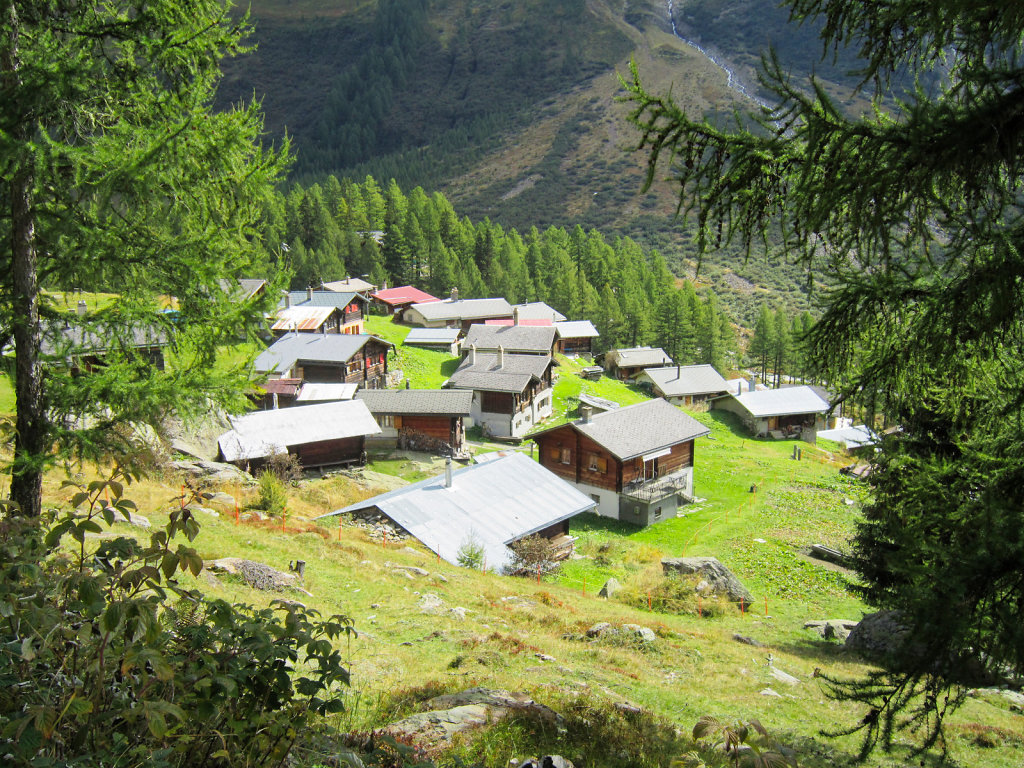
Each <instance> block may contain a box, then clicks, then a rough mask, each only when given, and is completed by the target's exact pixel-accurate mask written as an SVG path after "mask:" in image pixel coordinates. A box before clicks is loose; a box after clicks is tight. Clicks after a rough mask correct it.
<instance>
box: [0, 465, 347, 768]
mask: <svg viewBox="0 0 1024 768" xmlns="http://www.w3.org/2000/svg"><path fill="white" fill-rule="evenodd" d="M127 479H129V480H130V479H131V478H127ZM122 492H123V486H122V483H121V482H120V481H119V478H117V477H115V478H114V479H111V480H106V481H102V480H101V481H96V482H92V483H89V484H88V485H86V486H84V487H80V488H79V489H78V491H77V493H75V494H74V496H73V498H72V499H71V507H70V508H69V509H64V510H51V511H50V512H49V513H47V515H45V516H44V517H43V518H42V519H39V518H27V517H23V516H21V515H19V514H17V510H16V509H14V508H12V507H10V506H9V507H7V508H5V509H2V510H0V513H2V514H0V617H2V619H3V620H2V621H0V754H3V755H4V756H5V758H4V762H5V765H9V766H30V765H31V766H54V765H70V764H74V765H76V766H101V765H118V766H140V765H146V766H157V768H160V767H162V766H186V765H187V766H242V765H245V766H270V765H274V766H276V765H281V764H282V763H283V762H284V760H285V758H286V757H287V756H288V754H289V752H290V751H291V749H292V747H293V745H294V744H295V742H296V740H297V739H298V738H299V736H300V734H302V733H303V732H304V730H305V729H306V728H307V727H308V726H309V725H310V724H311V723H312V722H313V721H315V720H316V719H317V716H318V715H326V714H329V713H332V712H338V711H341V710H342V709H343V704H342V700H341V698H340V697H341V691H342V688H343V686H346V685H347V684H348V682H349V673H348V669H347V667H346V665H345V663H344V661H343V659H342V657H341V655H340V653H339V652H338V651H337V650H336V649H335V641H336V640H338V639H339V638H341V637H343V636H345V635H348V634H350V633H352V632H353V631H354V630H353V628H352V622H351V621H350V620H349V619H348V618H346V617H344V616H331V617H330V618H327V619H322V618H321V616H320V615H319V614H318V613H317V612H316V611H313V610H310V609H307V608H305V607H303V606H302V605H300V604H298V603H294V602H287V601H275V602H274V603H272V605H271V607H269V608H263V609H259V608H253V607H251V606H246V605H238V604H235V605H232V604H229V603H227V602H225V601H223V600H208V599H206V598H205V597H203V596H202V595H201V594H200V593H198V592H194V591H190V590H187V589H184V588H182V586H181V585H180V584H179V583H178V582H177V581H176V579H175V576H176V574H178V573H179V572H185V571H189V572H191V573H193V574H197V573H199V571H200V570H201V568H202V559H201V558H200V557H199V555H198V554H197V552H196V551H195V550H194V549H192V548H191V547H190V546H188V544H180V543H179V544H176V543H175V540H176V539H178V538H179V537H181V536H183V537H184V538H185V539H187V540H188V542H191V541H193V540H194V539H195V537H196V535H197V534H198V532H199V526H198V524H197V522H196V520H195V518H194V517H193V516H192V514H191V512H190V511H189V510H188V509H187V508H186V509H181V510H175V511H174V512H173V513H172V514H171V515H170V522H169V523H168V524H167V526H166V527H164V528H163V529H160V530H157V531H155V532H154V533H152V535H151V536H150V539H149V542H148V543H140V542H138V541H135V540H134V539H132V538H128V537H123V536H120V537H117V538H113V539H105V540H101V541H100V542H99V544H98V546H97V545H96V542H95V540H93V539H87V536H88V535H89V534H97V533H100V532H102V531H103V530H104V527H103V526H102V525H101V521H105V522H106V523H107V525H108V526H109V525H110V524H111V523H112V522H113V520H114V516H115V512H120V513H121V514H123V515H124V516H125V517H130V516H131V514H132V513H133V512H134V509H135V508H134V505H133V504H132V503H131V502H130V501H128V500H127V499H125V498H124V497H123V495H122ZM107 493H109V495H110V497H111V499H112V500H111V501H104V500H103V498H104V497H105V496H106V495H107ZM69 540H70V543H73V544H74V546H72V547H68V546H67V544H68V543H69ZM93 547H95V549H93Z"/></svg>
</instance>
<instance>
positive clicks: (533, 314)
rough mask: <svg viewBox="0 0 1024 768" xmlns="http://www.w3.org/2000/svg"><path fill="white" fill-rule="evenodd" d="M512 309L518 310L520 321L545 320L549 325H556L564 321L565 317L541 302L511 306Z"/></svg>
mask: <svg viewBox="0 0 1024 768" xmlns="http://www.w3.org/2000/svg"><path fill="white" fill-rule="evenodd" d="M512 309H513V310H516V309H518V310H519V319H520V320H547V321H548V322H550V323H558V322H561V321H562V320H565V315H563V314H562V313H561V312H559V311H558V310H557V309H555V308H554V307H550V306H548V305H547V304H545V303H544V302H543V301H531V302H529V303H527V304H513V305H512Z"/></svg>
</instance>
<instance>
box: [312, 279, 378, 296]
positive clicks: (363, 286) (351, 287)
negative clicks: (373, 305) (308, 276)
mask: <svg viewBox="0 0 1024 768" xmlns="http://www.w3.org/2000/svg"><path fill="white" fill-rule="evenodd" d="M320 287H321V288H323V289H324V290H325V291H335V292H336V293H351V292H352V291H355V292H357V293H365V292H366V291H372V290H374V289H375V288H376V287H377V286H376V285H374V284H373V283H368V282H366V281H365V280H360V279H359V278H358V277H346V278H345V279H344V280H332V281H331V282H329V283H322V284H321V285H320Z"/></svg>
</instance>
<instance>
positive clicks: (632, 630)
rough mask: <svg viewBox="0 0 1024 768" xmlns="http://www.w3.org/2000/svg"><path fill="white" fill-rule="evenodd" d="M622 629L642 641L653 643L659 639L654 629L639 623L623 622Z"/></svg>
mask: <svg viewBox="0 0 1024 768" xmlns="http://www.w3.org/2000/svg"><path fill="white" fill-rule="evenodd" d="M622 631H623V632H626V633H628V634H630V635H632V636H633V637H634V638H635V639H637V640H639V641H640V642H642V643H653V642H656V641H657V639H658V636H657V635H656V634H654V630H653V629H651V628H650V627H642V626H640V625H639V624H623V625H622Z"/></svg>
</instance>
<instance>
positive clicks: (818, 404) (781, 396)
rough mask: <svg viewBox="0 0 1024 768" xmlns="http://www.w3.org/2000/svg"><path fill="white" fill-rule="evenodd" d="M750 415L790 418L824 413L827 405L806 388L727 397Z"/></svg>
mask: <svg viewBox="0 0 1024 768" xmlns="http://www.w3.org/2000/svg"><path fill="white" fill-rule="evenodd" d="M728 397H732V398H733V399H734V400H736V402H737V403H739V404H740V405H741V406H743V408H744V409H745V410H746V411H748V412H749V413H750V415H751V416H754V417H756V418H761V417H765V416H791V415H793V414H798V413H824V412H825V411H827V410H828V409H829V404H828V402H827V401H826V400H823V399H822V398H821V396H820V395H818V393H817V392H815V391H814V390H813V389H811V388H810V387H807V386H800V387H785V388H783V389H769V390H766V391H764V392H744V393H743V394H742V395H728Z"/></svg>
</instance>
